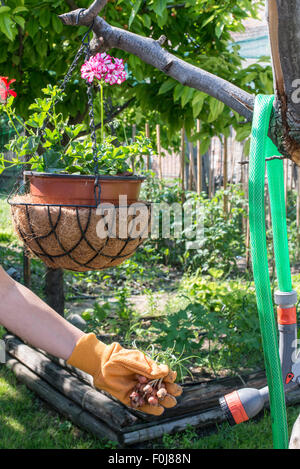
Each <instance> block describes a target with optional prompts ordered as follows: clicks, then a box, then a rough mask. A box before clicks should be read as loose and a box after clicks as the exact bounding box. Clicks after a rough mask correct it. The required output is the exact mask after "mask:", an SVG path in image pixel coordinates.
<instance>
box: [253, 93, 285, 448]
mask: <svg viewBox="0 0 300 469" xmlns="http://www.w3.org/2000/svg"><path fill="white" fill-rule="evenodd" d="M273 101H274V96H262V95H259V96H257V97H256V101H255V108H254V116H253V124H252V134H251V148H250V167H249V219H250V237H251V254H252V263H253V274H254V281H255V287H256V298H257V307H258V314H259V322H260V328H261V334H262V343H263V350H264V359H265V367H266V375H267V381H268V387H269V398H270V408H271V416H272V432H273V443H274V448H275V449H286V448H287V447H288V428H287V416H286V404H285V394H284V386H283V379H282V371H281V363H280V357H279V351H278V336H277V329H276V322H275V317H274V308H273V301H272V293H271V284H270V276H269V269H268V258H267V243H266V228H265V208H264V203H265V197H264V190H265V166H266V162H265V159H266V157H269V156H273V155H274V153H275V154H276V155H278V150H277V149H276V147H274V145H273V144H272V142H271V141H270V139H269V138H268V129H269V122H270V115H271V110H272V106H273ZM274 161H275V160H274ZM273 163H274V162H273ZM277 163H278V164H277V165H276V164H272V165H270V163H268V165H270V168H269V170H268V171H269V178H270V195H271V199H272V209H273V213H272V218H273V220H275V221H276V223H275V225H274V226H277V228H276V230H277V231H276V233H275V232H274V248H275V256H276V264H277V274H278V281H279V284H280V289H282V290H283V291H290V290H291V284H290V283H291V280H290V267H289V261H288V246H287V241H286V244H285V242H284V246H283V245H280V246H279V240H280V239H284V238H286V225H285V224H286V222H284V221H283V222H282V223H281V224H280V220H278V214H279V216H280V212H281V210H282V204H283V203H284V196H283V195H282V192H281V189H282V188H281V185H282V183H281V182H280V183H279V178H280V177H281V174H280V172H281V168H280V167H279V164H280V162H277ZM276 192H277V194H276ZM281 213H283V212H281ZM282 250H283V251H284V255H282V252H283V251H282Z"/></svg>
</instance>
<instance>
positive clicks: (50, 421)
mask: <svg viewBox="0 0 300 469" xmlns="http://www.w3.org/2000/svg"><path fill="white" fill-rule="evenodd" d="M115 446H116V445H115V443H112V442H107V441H105V440H98V439H97V438H94V437H93V436H91V435H89V434H88V433H86V432H83V431H82V430H79V429H78V428H77V427H75V426H74V425H73V424H72V423H71V422H69V421H68V420H66V419H64V418H63V417H61V416H60V415H58V414H57V413H55V412H54V411H52V410H51V409H50V408H49V407H48V406H47V405H46V404H44V403H43V402H42V401H41V400H40V399H38V398H37V397H36V396H35V395H34V394H33V393H32V392H31V391H29V390H28V389H27V388H26V387H25V386H24V385H22V384H18V383H17V382H16V378H15V376H14V375H13V373H12V372H11V371H10V370H8V369H7V368H6V367H5V366H4V365H1V366H0V449H71V448H72V449H89V448H96V449H104V448H114V447H115Z"/></svg>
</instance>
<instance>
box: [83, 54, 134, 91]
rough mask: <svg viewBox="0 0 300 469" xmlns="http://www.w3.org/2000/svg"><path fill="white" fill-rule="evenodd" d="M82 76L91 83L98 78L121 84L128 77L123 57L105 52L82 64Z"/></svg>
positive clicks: (106, 81) (113, 83)
mask: <svg viewBox="0 0 300 469" xmlns="http://www.w3.org/2000/svg"><path fill="white" fill-rule="evenodd" d="M81 77H82V78H84V79H85V80H87V81H88V82H89V83H92V81H93V80H94V79H96V80H104V81H105V83H109V84H110V85H115V84H118V85H120V84H121V83H123V82H124V81H125V80H126V78H127V77H126V71H125V67H124V61H123V59H117V58H114V57H111V56H110V55H109V54H106V53H105V52H103V53H98V54H96V55H95V56H93V57H91V58H90V59H89V60H88V61H87V62H85V63H84V64H83V65H82V67H81Z"/></svg>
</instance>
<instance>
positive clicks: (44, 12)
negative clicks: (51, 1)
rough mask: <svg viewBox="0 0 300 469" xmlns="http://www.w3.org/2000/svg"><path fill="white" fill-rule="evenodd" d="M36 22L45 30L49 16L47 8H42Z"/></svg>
mask: <svg viewBox="0 0 300 469" xmlns="http://www.w3.org/2000/svg"><path fill="white" fill-rule="evenodd" d="M38 21H39V23H40V25H41V26H42V28H46V27H47V26H48V25H49V23H50V14H49V10H48V9H47V8H43V9H42V10H41V12H40V14H39V18H38Z"/></svg>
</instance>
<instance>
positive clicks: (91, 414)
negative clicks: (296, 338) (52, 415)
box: [5, 334, 300, 446]
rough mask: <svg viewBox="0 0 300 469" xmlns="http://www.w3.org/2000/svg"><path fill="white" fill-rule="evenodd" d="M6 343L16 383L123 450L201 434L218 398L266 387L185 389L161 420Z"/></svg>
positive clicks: (220, 384) (208, 384)
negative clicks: (178, 434)
mask: <svg viewBox="0 0 300 469" xmlns="http://www.w3.org/2000/svg"><path fill="white" fill-rule="evenodd" d="M5 342H6V349H7V366H8V367H9V368H11V370H12V371H13V372H14V373H15V375H16V377H17V379H18V380H20V381H21V382H22V383H24V384H25V385H26V386H27V387H28V388H29V389H31V390H32V391H33V392H35V393H36V394H37V395H38V396H39V397H40V398H41V399H43V400H44V401H46V402H48V403H49V404H50V405H51V406H52V407H53V408H54V409H55V410H56V411H57V412H59V413H61V414H62V415H64V416H65V417H67V418H68V419H70V420H71V421H72V422H73V423H74V424H75V425H77V426H78V427H80V428H82V429H84V430H86V431H88V432H90V433H92V434H93V435H94V436H96V437H98V438H108V439H110V440H111V441H116V442H117V443H119V444H120V445H122V446H129V445H134V444H137V443H141V442H144V441H149V440H152V439H156V438H160V437H161V436H163V435H164V434H171V433H175V432H180V431H183V430H186V428H187V427H188V426H191V427H195V428H205V427H208V426H211V425H214V424H217V423H221V422H223V421H224V416H223V414H222V412H221V410H220V408H219V405H218V399H219V397H220V396H222V395H224V394H227V393H229V392H232V391H233V390H235V389H237V388H240V387H255V388H261V387H263V386H265V384H266V378H265V374H264V372H263V371H260V372H257V373H251V374H248V375H245V376H241V378H222V379H213V380H202V382H201V380H200V381H198V382H197V383H194V384H184V385H183V387H184V393H183V395H182V396H181V397H180V398H179V399H178V405H177V406H176V408H173V409H167V410H166V411H165V413H164V414H163V416H162V417H153V416H148V415H146V414H142V413H140V412H137V411H135V410H133V409H129V408H127V407H125V406H124V405H123V404H121V403H120V402H119V401H117V400H116V399H114V398H112V397H111V396H109V395H107V394H106V393H104V392H101V391H98V390H96V389H95V388H94V387H93V385H92V383H91V377H90V376H89V375H86V374H85V373H82V372H81V371H79V370H77V369H75V368H72V367H70V366H68V365H66V363H65V362H64V361H63V360H59V359H56V358H54V357H51V356H49V355H48V354H45V353H44V352H43V351H41V350H36V349H33V348H32V347H29V346H28V345H26V344H25V343H24V342H22V341H21V340H20V339H18V338H17V337H15V336H13V335H10V334H7V335H6V336H5ZM242 381H243V382H242ZM287 402H288V404H295V403H298V402H300V390H296V391H294V392H292V393H290V394H289V395H288V397H287Z"/></svg>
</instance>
